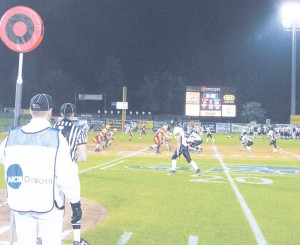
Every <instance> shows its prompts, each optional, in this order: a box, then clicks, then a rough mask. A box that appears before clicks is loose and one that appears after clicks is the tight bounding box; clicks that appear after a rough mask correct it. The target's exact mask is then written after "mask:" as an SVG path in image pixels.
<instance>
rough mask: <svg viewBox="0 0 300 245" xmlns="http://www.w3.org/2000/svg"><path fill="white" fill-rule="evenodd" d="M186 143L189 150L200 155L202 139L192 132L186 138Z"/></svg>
mask: <svg viewBox="0 0 300 245" xmlns="http://www.w3.org/2000/svg"><path fill="white" fill-rule="evenodd" d="M187 142H188V144H189V149H190V150H192V151H194V152H198V153H201V152H202V146H201V144H202V142H203V140H202V137H201V136H200V135H199V134H197V133H195V132H193V133H192V134H191V135H190V136H189V137H188V138H187Z"/></svg>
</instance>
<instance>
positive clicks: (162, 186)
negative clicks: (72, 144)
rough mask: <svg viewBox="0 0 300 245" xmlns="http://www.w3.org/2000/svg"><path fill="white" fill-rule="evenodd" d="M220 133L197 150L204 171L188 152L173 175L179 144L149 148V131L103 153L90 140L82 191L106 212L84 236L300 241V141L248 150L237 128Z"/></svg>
mask: <svg viewBox="0 0 300 245" xmlns="http://www.w3.org/2000/svg"><path fill="white" fill-rule="evenodd" d="M93 134H94V133H92V134H90V137H89V138H90V139H91V137H92V136H93ZM213 136H214V138H215V140H216V141H215V143H214V144H212V143H211V142H209V143H206V142H205V136H204V142H203V144H202V146H203V153H191V157H192V159H193V160H194V161H195V162H196V163H197V164H198V166H199V167H200V169H201V170H202V175H201V176H200V177H194V176H193V174H194V170H193V169H192V168H191V166H190V164H188V163H187V162H186V160H185V159H184V157H183V156H182V157H180V158H178V159H177V172H176V175H174V176H168V172H169V169H170V166H171V156H172V154H173V151H168V150H167V148H166V147H165V146H162V147H161V154H159V155H157V154H155V152H153V151H150V150H149V146H150V145H152V143H153V142H152V134H150V133H149V132H148V139H145V138H143V139H140V138H139V135H138V133H135V134H134V135H133V139H132V141H129V140H128V136H127V135H125V134H122V133H117V135H116V140H115V141H114V142H113V145H112V146H111V147H110V148H108V149H103V150H101V151H100V152H94V145H93V144H92V143H91V141H90V140H89V147H88V148H89V157H88V161H87V162H85V163H79V173H80V181H81V193H82V197H84V198H87V199H89V200H93V201H95V202H97V203H99V204H100V205H101V206H103V207H104V208H105V209H106V210H107V215H106V216H105V218H104V219H103V220H101V222H99V223H98V224H97V225H96V226H94V227H93V228H91V229H90V230H88V231H86V232H84V233H83V234H82V236H83V237H84V238H85V239H86V240H88V241H89V242H90V243H91V244H93V245H102V244H103V245H115V244H118V245H123V244H128V245H148V244H149V245H150V244H151V245H152V244H153V245H158V244H160V245H164V244H165V245H175V244H178V245H181V244H189V245H196V244H300V230H299V227H300V212H299V204H300V194H299V193H300V185H299V183H300V140H277V145H278V147H280V148H282V149H283V150H282V152H281V153H280V152H276V153H272V149H271V148H270V147H269V146H268V143H269V141H268V140H266V139H254V145H253V152H251V153H249V152H248V151H247V150H246V149H244V148H243V149H242V150H241V151H240V142H239V140H238V135H232V137H231V138H228V137H227V135H226V134H214V135H213ZM172 143H173V146H174V145H175V142H171V144H172ZM0 172H1V173H0V174H1V175H0V176H3V166H1V167H0ZM0 180H1V182H0V187H4V186H5V185H4V181H3V177H1V179H0ZM0 209H1V206H0ZM83 211H84V212H85V210H83ZM88 211H89V212H90V213H91V214H93V210H88ZM95 218H97V217H95ZM82 225H83V226H84V225H85V224H84V222H83V224H82ZM3 233H4V232H3ZM3 233H2V234H1V222H0V240H2V239H1V236H2V235H3ZM69 241H70V240H69Z"/></svg>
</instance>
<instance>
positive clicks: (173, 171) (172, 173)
mask: <svg viewBox="0 0 300 245" xmlns="http://www.w3.org/2000/svg"><path fill="white" fill-rule="evenodd" d="M175 174H176V171H175V170H171V171H170V173H168V175H175Z"/></svg>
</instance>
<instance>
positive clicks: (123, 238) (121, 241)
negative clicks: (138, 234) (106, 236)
mask: <svg viewBox="0 0 300 245" xmlns="http://www.w3.org/2000/svg"><path fill="white" fill-rule="evenodd" d="M131 236H132V232H128V231H125V232H124V234H123V235H122V236H121V237H120V239H119V241H118V243H117V245H125V244H126V243H127V242H128V241H129V239H130V237H131Z"/></svg>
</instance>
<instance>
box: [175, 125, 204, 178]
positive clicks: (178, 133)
mask: <svg viewBox="0 0 300 245" xmlns="http://www.w3.org/2000/svg"><path fill="white" fill-rule="evenodd" d="M173 134H174V138H175V139H176V141H177V145H176V150H175V152H174V154H173V156H172V167H171V171H170V173H169V175H175V174H176V164H177V161H176V159H177V158H178V157H180V156H181V154H182V155H183V156H184V158H185V159H186V161H187V162H188V163H190V164H191V165H192V167H193V168H194V169H195V170H196V173H195V176H199V175H201V170H200V169H199V168H198V166H197V164H196V163H195V162H194V161H193V160H192V159H191V156H190V152H189V147H188V143H187V139H186V138H185V135H184V131H183V129H182V128H180V127H175V128H174V131H173Z"/></svg>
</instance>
